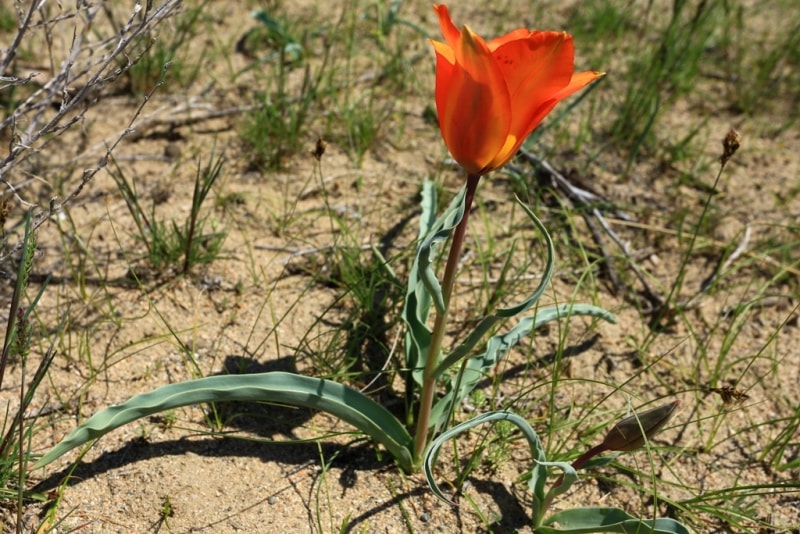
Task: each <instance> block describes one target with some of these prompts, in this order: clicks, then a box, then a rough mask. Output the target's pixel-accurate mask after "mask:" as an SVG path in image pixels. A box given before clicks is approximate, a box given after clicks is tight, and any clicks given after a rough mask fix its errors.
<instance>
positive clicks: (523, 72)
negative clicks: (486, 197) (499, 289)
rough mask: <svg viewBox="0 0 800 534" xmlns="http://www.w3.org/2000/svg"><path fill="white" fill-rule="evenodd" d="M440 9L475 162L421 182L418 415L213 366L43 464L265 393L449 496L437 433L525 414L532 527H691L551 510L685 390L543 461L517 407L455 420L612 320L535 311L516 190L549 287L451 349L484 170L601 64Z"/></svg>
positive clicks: (140, 398)
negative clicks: (507, 359)
mask: <svg viewBox="0 0 800 534" xmlns="http://www.w3.org/2000/svg"><path fill="white" fill-rule="evenodd" d="M434 9H435V11H436V13H437V15H438V18H439V25H440V28H441V31H442V34H443V36H444V42H439V41H432V44H433V48H434V51H435V54H436V107H437V110H438V115H439V126H440V129H441V133H442V137H443V139H444V142H445V144H446V145H447V147H448V149H449V151H450V153H451V154H452V156H453V158H454V159H455V160H456V161H457V162H458V163H459V164H460V165H461V167H463V168H464V170H465V171H466V182H465V185H464V187H462V189H461V190H460V191H459V192H458V193H457V194H456V195H455V197H454V198H453V200H452V201H451V202H450V204H449V207H448V208H447V209H446V211H445V212H444V213H443V214H441V215H440V216H439V217H438V218H437V217H436V216H435V213H434V209H435V206H436V205H437V202H436V197H435V192H434V187H433V185H432V184H430V183H425V184H423V189H422V217H421V224H420V234H419V235H420V238H419V241H418V244H417V248H416V255H415V257H414V261H413V265H412V269H411V272H410V275H409V280H408V286H407V291H406V300H405V304H404V307H403V311H402V314H403V319H404V321H405V323H406V325H407V332H406V336H405V354H406V362H405V363H406V369H407V370H408V372H407V373H406V377H407V378H406V379H407V381H408V384H407V385H408V386H409V389H410V390H412V391H414V393H415V396H416V397H417V399H418V402H417V403H416V404H415V406H416V414H415V415H416V417H414V418H413V421H412V422H411V423H410V424H409V426H410V427H411V428H409V427H407V426H406V425H405V424H404V423H402V422H401V421H400V420H398V419H397V418H396V417H395V416H394V415H392V414H391V413H390V412H389V411H388V410H387V409H386V408H384V407H383V406H381V405H380V404H378V403H377V402H375V401H374V400H373V399H371V398H370V397H368V396H366V395H364V394H363V393H361V392H359V391H357V390H355V389H352V388H350V387H347V386H345V385H342V384H339V383H337V382H334V381H331V380H327V379H321V378H312V377H308V376H301V375H298V374H292V373H283V372H269V373H261V374H250V375H227V376H213V377H206V378H201V379H197V380H191V381H186V382H180V383H175V384H170V385H167V386H163V387H161V388H159V389H156V390H154V391H152V392H149V393H145V394H141V395H137V396H135V397H133V398H131V399H130V400H128V401H127V402H125V403H123V404H121V405H118V406H112V407H110V408H107V409H105V410H103V411H101V412H99V413H97V414H95V415H94V416H93V417H91V418H89V419H88V420H87V421H85V422H84V423H83V424H81V425H80V426H78V427H77V428H76V429H75V430H74V431H73V432H72V433H71V434H69V435H68V436H67V437H66V438H65V439H64V440H63V441H61V442H60V443H58V444H57V445H56V446H55V447H54V448H53V449H52V450H50V451H49V452H47V453H46V454H45V455H44V456H43V457H42V458H41V459H40V460H39V461H38V462H37V463H36V464H35V466H34V468H39V467H44V466H45V465H47V464H49V463H51V462H53V461H54V460H55V459H57V458H59V457H60V456H62V455H63V454H65V453H66V452H68V451H69V450H71V449H73V448H75V447H79V446H81V445H84V444H86V443H88V442H90V441H92V440H94V439H96V438H98V437H100V436H102V435H104V434H106V433H108V432H110V431H111V430H113V429H115V428H118V427H119V426H121V425H124V424H126V423H129V422H131V421H134V420H136V419H138V418H141V417H145V416H147V415H150V414H153V413H156V412H160V411H164V410H170V409H174V408H177V407H180V406H187V405H191V404H198V403H208V402H223V401H264V402H276V403H281V404H289V405H297V406H304V407H308V408H313V409H317V410H322V411H325V412H328V413H330V414H333V415H334V416H337V417H338V418H340V419H342V420H343V421H346V422H347V423H349V424H351V425H352V426H354V427H355V428H357V429H358V430H359V431H361V432H363V433H364V434H366V435H368V436H370V437H371V438H372V439H373V440H374V441H375V442H377V443H378V444H380V445H382V446H383V447H384V448H385V449H386V451H388V452H389V453H390V454H391V455H392V457H393V458H394V460H395V461H396V463H397V464H398V466H399V467H400V468H401V469H403V470H404V471H406V472H416V471H419V470H420V469H424V472H425V474H426V476H427V478H428V481H429V484H430V485H431V488H432V489H433V491H434V492H435V493H436V494H437V495H438V496H440V497H442V498H444V495H442V493H441V492H440V491H439V489H438V487H437V486H436V484H435V481H434V479H433V465H434V464H435V462H436V458H437V455H438V452H439V449H440V447H441V445H442V444H443V443H444V442H445V441H446V440H449V439H452V438H454V437H455V436H457V435H458V434H460V433H461V432H464V431H465V430H467V429H469V428H472V427H474V426H476V425H479V424H483V423H487V422H493V421H498V420H505V421H509V422H511V423H513V424H515V425H517V426H518V427H519V429H520V430H521V431H522V433H523V434H524V435H525V437H526V438H527V440H528V442H529V444H530V448H531V453H532V456H533V461H534V466H533V469H532V471H531V474H530V488H531V490H532V492H533V502H534V510H533V514H532V515H533V526H534V528H535V531H536V532H543V533H552V532H570V533H580V532H642V533H643V532H657V533H683V532H687V530H686V529H685V527H683V526H682V525H681V524H680V523H677V522H676V521H674V520H672V519H652V520H640V519H636V518H634V517H632V516H630V515H628V514H627V513H626V512H624V511H622V510H619V509H614V508H603V507H589V508H577V509H570V510H564V511H560V512H558V513H555V514H553V515H551V516H549V517H546V514H545V513H546V511H547V508H548V506H549V505H550V503H551V502H552V500H553V498H554V497H555V496H557V495H559V494H561V493H563V492H564V491H566V490H567V488H568V487H569V486H570V485H571V484H572V483H573V482H574V481H575V480H576V479H577V473H576V470H577V469H578V468H579V467H581V466H582V465H583V464H585V463H586V462H587V461H588V460H589V459H590V458H591V457H593V456H595V455H597V454H599V453H601V452H605V451H627V450H632V449H634V448H637V447H641V446H643V445H644V444H645V443H646V441H647V439H648V438H650V437H651V436H652V435H654V434H655V432H657V431H658V430H660V429H661V427H662V426H663V425H664V423H665V422H666V421H667V419H668V418H669V417H670V415H671V414H672V412H673V410H674V408H675V406H676V405H677V403H676V402H674V403H670V404H667V405H665V406H662V407H660V408H656V409H655V410H651V411H648V412H643V413H639V414H634V415H632V416H630V417H629V418H627V419H626V420H624V421H622V422H620V423H619V424H618V425H616V426H615V427H614V428H613V429H612V430H611V431H610V433H609V435H608V437H607V438H606V440H604V441H603V443H602V444H600V445H598V446H597V447H594V448H592V449H591V450H589V451H588V452H587V453H586V454H584V455H583V456H582V457H580V458H579V459H578V460H577V461H576V462H575V463H573V464H572V465H570V464H568V463H563V462H548V461H546V458H545V456H544V449H543V448H542V446H541V443H540V441H539V438H538V436H537V435H536V433H535V431H534V430H533V428H532V427H531V426H530V424H529V423H527V421H525V420H524V419H523V418H521V417H519V416H517V415H515V414H513V413H510V412H507V411H497V412H489V413H485V414H483V415H480V416H478V417H476V418H474V419H472V420H470V421H467V422H464V423H461V424H459V425H456V426H454V427H452V428H450V429H445V427H446V426H447V424H448V421H449V420H450V418H451V416H452V414H453V412H454V410H455V408H456V407H458V406H459V405H460V403H461V401H463V400H464V399H465V398H466V397H467V396H468V395H469V394H470V393H471V392H472V390H473V389H474V388H475V387H476V386H477V384H478V382H479V381H480V379H481V378H482V377H484V376H486V375H487V374H488V373H490V372H491V370H492V369H493V368H494V367H495V366H496V365H497V363H498V362H499V360H500V359H501V358H502V356H503V355H504V354H505V353H506V352H508V350H509V349H511V348H512V347H513V346H514V345H515V344H517V343H518V342H519V341H520V340H522V339H523V338H525V337H526V336H528V335H529V334H530V333H531V332H532V331H534V330H535V329H536V328H537V327H539V326H540V325H542V324H544V323H547V322H549V321H553V320H556V319H564V318H569V317H570V316H574V315H588V316H592V317H597V318H601V319H604V320H607V321H614V320H615V319H614V317H613V315H611V314H610V313H608V312H606V311H604V310H602V309H600V308H597V307H594V306H588V305H568V306H554V307H545V308H537V309H536V311H535V313H533V314H528V315H526V313H527V312H529V311H530V310H531V309H532V308H533V307H534V305H535V304H536V302H537V301H538V300H539V297H540V296H541V295H542V293H543V292H544V290H545V289H546V287H547V285H548V283H549V280H550V277H551V275H552V272H553V263H554V260H553V254H554V249H553V243H552V240H551V239H550V236H549V235H548V233H547V230H546V229H545V228H544V226H543V225H542V223H541V222H540V221H539V219H537V217H536V216H535V215H534V213H533V212H532V211H531V210H530V209H529V208H528V207H527V206H526V205H524V204H522V203H521V202H520V206H521V207H522V209H523V210H524V211H525V213H526V214H527V215H528V217H529V218H530V220H531V222H532V223H533V225H534V226H535V227H536V228H537V229H538V231H539V232H540V233H541V235H542V236H543V238H544V241H545V243H546V247H547V261H546V265H545V269H544V273H543V275H542V280H541V282H540V284H539V286H538V287H537V288H536V290H535V291H534V292H533V294H531V295H530V296H529V297H528V298H527V299H525V300H523V301H522V302H521V303H519V304H517V305H516V306H512V307H508V308H500V309H498V310H496V311H495V312H494V313H493V314H491V315H489V316H487V317H484V318H482V319H481V320H480V321H479V322H478V324H477V326H476V327H475V329H474V330H473V331H472V332H471V333H470V334H468V335H467V336H466V337H465V338H464V339H463V340H461V341H460V343H458V344H456V346H455V348H453V349H447V348H445V345H444V334H445V330H446V326H447V318H448V311H449V309H450V304H451V297H452V293H453V286H454V282H455V279H456V274H457V267H458V261H459V258H460V256H461V251H462V246H463V244H464V240H465V235H466V230H467V223H468V221H469V214H470V209H471V206H472V202H473V199H474V196H475V194H476V190H477V188H478V184H479V182H480V180H481V177H482V176H484V175H485V174H487V173H489V172H491V171H493V170H495V169H498V168H499V167H501V166H503V165H504V164H505V163H507V162H508V161H509V160H510V159H511V158H512V157H513V156H514V154H515V153H516V151H517V150H518V149H519V147H520V146H521V144H522V142H523V141H524V140H525V138H526V137H527V136H528V135H529V134H530V133H531V132H532V131H533V130H534V129H535V128H536V127H537V125H538V124H539V123H540V122H541V121H542V119H543V118H544V117H545V116H546V115H547V114H548V113H549V112H550V111H551V110H552V109H553V108H554V107H555V106H556V104H558V102H560V101H561V100H563V99H564V98H566V97H568V96H569V95H571V94H573V93H575V92H576V91H578V90H580V89H581V88H583V87H585V86H586V85H587V84H589V83H591V82H592V81H594V80H596V79H597V78H599V77H600V76H602V74H601V73H598V72H579V73H575V72H574V59H573V56H574V50H573V42H572V37H571V36H570V35H568V34H567V33H564V32H550V31H547V32H539V31H529V30H526V29H518V30H514V31H512V32H510V33H508V34H506V35H504V36H502V37H499V38H496V39H492V40H490V41H488V42H487V41H485V40H484V39H482V38H481V37H480V36H479V35H477V34H475V33H474V32H472V30H470V29H469V27H467V26H464V27H463V28H461V29H459V28H457V27H456V26H455V25H454V24H453V22H452V21H451V19H450V14H449V13H448V10H447V7H445V6H443V5H438V6H434ZM518 202H519V201H518ZM447 241H449V242H450V249H449V252H448V255H447V260H446V264H445V267H444V274H443V276H442V279H441V281H440V280H439V279H438V278H437V276H436V273H435V272H434V269H433V263H434V259H435V257H436V256H437V252H438V248H439V246H440V245H442V244H444V243H446V242H447ZM431 314H433V318H432V326H430V323H431V321H429V318H430V316H431ZM514 318H518V320H517V322H516V324H514V325H513V326H511V327H510V328H509V329H508V330H506V331H505V332H502V333H499V334H496V335H493V336H491V337H489V338H488V339H487V340H485V342H484V343H483V344H482V346H483V349H481V350H476V347H478V346H479V344H480V343H481V342H482V340H484V338H485V337H486V335H487V334H488V333H489V331H490V330H492V329H493V328H495V327H496V326H497V325H499V324H500V323H505V322H509V320H511V319H514ZM412 431H413V432H412ZM434 438H435V439H434ZM605 461H606V462H608V461H610V460H609V459H608V458H606V459H605ZM595 463H597V462H595ZM601 463H602V462H601ZM549 468H555V469H558V470H560V471H561V472H562V475H561V476H560V477H559V478H558V479H557V481H556V483H555V484H553V485H552V486H551V487H550V489H549V490H547V489H546V479H547V476H548V474H549V473H548V472H549V470H550V469H549Z"/></svg>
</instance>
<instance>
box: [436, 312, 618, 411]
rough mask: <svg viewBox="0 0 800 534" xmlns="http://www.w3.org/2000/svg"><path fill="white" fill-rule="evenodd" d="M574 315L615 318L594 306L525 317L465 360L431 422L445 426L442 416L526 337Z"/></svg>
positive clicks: (608, 319)
mask: <svg viewBox="0 0 800 534" xmlns="http://www.w3.org/2000/svg"><path fill="white" fill-rule="evenodd" d="M574 315H588V316H591V317H597V318H600V319H604V320H606V321H608V322H610V323H615V322H616V318H615V317H614V315H613V314H611V313H609V312H607V311H605V310H604V309H602V308H598V307H596V306H590V305H587V304H576V305H574V306H570V305H563V306H551V307H547V308H543V309H541V310H537V312H536V315H534V316H533V317H524V318H522V319H521V320H520V322H519V323H517V324H516V326H514V328H512V329H511V330H509V331H508V332H506V333H505V334H499V335H496V336H493V337H491V338H489V341H487V342H486V350H485V351H484V352H483V353H481V354H477V355H475V356H474V357H472V358H470V359H469V360H467V364H466V366H465V367H464V372H463V373H462V375H461V377H460V379H459V380H457V381H456V384H455V386H454V387H453V389H451V390H450V391H448V392H447V393H446V394H445V395H444V396H442V398H441V399H439V400H438V401H437V402H436V404H435V405H434V406H433V411H432V412H431V421H433V422H440V423H442V422H444V421H445V419H444V415H445V414H446V413H447V412H449V411H450V409H451V406H454V405H458V403H460V402H461V401H462V400H463V399H464V398H466V397H467V396H468V395H469V394H470V393H471V392H472V390H473V389H475V386H476V385H477V384H478V382H480V381H481V380H482V379H483V378H485V377H486V376H487V374H488V373H489V372H490V371H491V369H493V368H494V366H495V365H497V362H499V361H500V359H501V358H502V357H503V356H504V355H505V354H506V353H507V352H508V351H509V350H510V349H511V348H512V347H513V346H514V345H516V344H517V343H519V342H520V340H522V339H524V338H525V337H527V336H528V335H529V334H530V333H531V332H533V331H534V330H536V329H537V328H539V327H540V326H542V325H543V324H545V323H548V322H551V321H554V320H556V319H560V318H564V317H571V316H574Z"/></svg>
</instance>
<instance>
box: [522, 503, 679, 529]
mask: <svg viewBox="0 0 800 534" xmlns="http://www.w3.org/2000/svg"><path fill="white" fill-rule="evenodd" d="M546 523H547V525H546V526H540V527H538V528H537V529H536V533H537V534H556V533H560V534H587V533H591V532H619V533H622V534H689V530H688V529H687V528H686V527H685V526H683V525H682V524H680V523H678V522H677V521H675V520H674V519H669V518H659V519H655V520H653V519H637V518H635V517H633V516H632V515H630V514H628V513H627V512H625V511H624V510H620V509H619V508H607V507H600V506H598V507H586V508H571V509H569V510H564V511H561V512H558V513H555V514H553V515H551V516H550V517H548V518H547V520H546ZM553 523H557V524H558V527H551V526H549V525H552V524H553Z"/></svg>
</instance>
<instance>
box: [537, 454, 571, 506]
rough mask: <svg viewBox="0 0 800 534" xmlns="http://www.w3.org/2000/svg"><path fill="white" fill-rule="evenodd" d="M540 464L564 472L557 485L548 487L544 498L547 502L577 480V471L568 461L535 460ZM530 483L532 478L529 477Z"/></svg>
mask: <svg viewBox="0 0 800 534" xmlns="http://www.w3.org/2000/svg"><path fill="white" fill-rule="evenodd" d="M537 463H540V464H542V465H543V466H545V467H557V468H559V469H561V471H562V472H563V473H564V476H563V477H562V479H561V483H560V484H559V485H558V486H553V487H552V488H550V491H548V492H547V496H546V497H545V500H546V501H547V502H552V500H553V499H554V498H555V497H558V496H559V495H561V494H562V493H564V492H565V491H567V490H568V489H569V488H570V486H572V485H573V484H574V483H575V481H576V480H578V472H577V471H576V470H575V468H574V467H572V464H571V463H569V462H537ZM530 483H531V484H533V479H531V482H530Z"/></svg>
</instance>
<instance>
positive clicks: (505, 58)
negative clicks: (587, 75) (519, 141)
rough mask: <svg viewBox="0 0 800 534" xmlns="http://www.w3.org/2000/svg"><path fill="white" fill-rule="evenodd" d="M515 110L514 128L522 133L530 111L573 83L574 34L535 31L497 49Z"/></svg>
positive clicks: (495, 52) (498, 59)
mask: <svg viewBox="0 0 800 534" xmlns="http://www.w3.org/2000/svg"><path fill="white" fill-rule="evenodd" d="M493 55H494V58H495V60H496V61H497V63H498V65H499V66H500V69H501V70H502V72H503V77H504V79H505V80H506V85H507V86H508V94H509V97H510V98H511V107H512V109H513V110H514V115H515V118H516V119H517V120H515V123H516V124H515V126H517V127H514V126H512V131H513V132H514V133H517V134H521V133H522V129H520V128H519V125H520V124H523V125H526V124H525V123H527V122H528V119H527V118H525V115H529V114H530V113H531V112H533V111H534V110H536V109H538V108H539V107H540V106H541V105H542V103H544V102H546V101H547V100H550V99H551V98H553V96H554V95H555V94H556V93H557V92H558V91H560V90H561V89H562V88H564V87H565V86H567V85H568V84H569V83H570V80H571V78H572V71H573V68H574V56H575V52H574V49H573V45H572V37H571V36H570V35H568V34H566V33H563V32H532V33H531V34H530V36H529V37H528V38H526V39H517V40H514V41H508V42H506V43H504V44H503V45H502V46H500V47H499V48H497V49H496V50H495V51H494V54H493Z"/></svg>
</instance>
